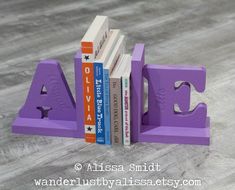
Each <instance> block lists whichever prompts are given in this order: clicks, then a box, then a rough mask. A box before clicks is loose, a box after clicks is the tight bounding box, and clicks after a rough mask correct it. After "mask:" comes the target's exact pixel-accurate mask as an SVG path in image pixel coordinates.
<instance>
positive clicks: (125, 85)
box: [122, 56, 131, 145]
mask: <svg viewBox="0 0 235 190" xmlns="http://www.w3.org/2000/svg"><path fill="white" fill-rule="evenodd" d="M130 76H131V56H129V57H128V59H127V61H126V68H125V71H124V73H123V75H122V129H123V144H124V145H130V144H131V138H130V135H131V134H130V133H131V129H130V119H131V118H130Z"/></svg>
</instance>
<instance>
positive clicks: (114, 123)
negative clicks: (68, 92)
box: [81, 16, 131, 145]
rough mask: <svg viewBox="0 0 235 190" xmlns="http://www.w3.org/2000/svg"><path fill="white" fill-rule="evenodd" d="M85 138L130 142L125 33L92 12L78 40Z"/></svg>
mask: <svg viewBox="0 0 235 190" xmlns="http://www.w3.org/2000/svg"><path fill="white" fill-rule="evenodd" d="M81 51H82V79H83V93H84V94H83V97H84V99H83V101H84V127H85V140H86V142H92V143H94V142H96V143H99V144H124V145H130V74H131V56H130V55H129V54H126V53H125V36H124V35H122V34H121V31H120V30H119V29H110V28H109V21H108V17H106V16H96V18H95V19H94V21H93V22H92V24H91V25H90V27H89V29H88V30H87V32H86V34H85V35H84V37H83V38H82V41H81Z"/></svg>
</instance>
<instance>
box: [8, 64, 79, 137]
mask: <svg viewBox="0 0 235 190" xmlns="http://www.w3.org/2000/svg"><path fill="white" fill-rule="evenodd" d="M12 132H14V133H21V134H33V135H45V136H61V137H82V135H83V134H82V130H81V127H79V126H78V125H77V121H76V106H75V101H74V99H73V96H72V93H71V91H70V89H69V86H68V84H67V81H66V79H65V76H64V74H63V71H62V69H61V67H60V64H59V63H58V62H57V61H55V60H44V61H41V62H40V63H39V64H38V65H37V69H36V72H35V74H34V77H33V80H32V84H31V87H30V90H29V93H28V97H27V99H26V102H25V104H24V105H23V107H22V108H21V109H20V111H19V113H18V116H17V117H16V119H15V121H14V122H13V124H12Z"/></svg>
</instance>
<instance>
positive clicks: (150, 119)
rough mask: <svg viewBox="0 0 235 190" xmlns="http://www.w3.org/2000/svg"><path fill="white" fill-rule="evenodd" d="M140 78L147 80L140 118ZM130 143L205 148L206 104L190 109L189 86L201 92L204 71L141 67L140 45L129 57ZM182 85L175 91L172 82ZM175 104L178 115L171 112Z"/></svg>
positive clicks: (174, 67) (207, 121) (207, 122)
mask: <svg viewBox="0 0 235 190" xmlns="http://www.w3.org/2000/svg"><path fill="white" fill-rule="evenodd" d="M143 77H145V78H146V79H147V80H148V111H147V112H146V113H144V114H143V102H142V96H143ZM131 80H132V87H131V88H132V92H131V94H132V98H131V103H132V141H133V142H138V141H139V142H160V143H177V144H201V145H208V144H209V140H210V133H209V118H208V117H207V107H206V104H204V103H200V104H198V106H197V107H196V108H195V109H194V110H193V111H189V107H190V85H191V84H192V85H193V86H194V87H195V89H196V90H197V91H198V92H203V91H204V90H205V83H206V70H205V68H203V67H193V66H163V65H162V66H161V65H151V64H148V65H145V66H144V45H143V44H137V45H136V46H135V48H134V51H133V55H132V74H131ZM178 81H183V82H182V83H181V84H180V85H179V86H178V87H176V86H175V84H176V82H178ZM175 104H178V106H179V108H180V110H181V112H176V111H175V110H174V105H175Z"/></svg>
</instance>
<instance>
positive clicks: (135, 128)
mask: <svg viewBox="0 0 235 190" xmlns="http://www.w3.org/2000/svg"><path fill="white" fill-rule="evenodd" d="M74 64H75V65H74V66H75V86H76V89H75V90H76V104H75V101H74V99H73V96H72V93H71V91H70V89H69V86H68V84H67V81H66V79H65V76H64V74H63V71H62V69H61V67H60V64H59V63H58V62H57V61H55V60H45V61H41V62H40V63H39V64H38V66H37V69H36V72H35V74H34V77H33V81H32V84H31V87H30V90H29V93H28V97H27V99H26V102H25V104H24V106H23V107H22V108H21V109H20V111H19V114H18V116H17V117H16V119H15V120H14V122H13V124H12V132H14V133H21V134H33V135H45V136H60V137H78V138H83V137H84V110H83V85H82V59H81V52H80V51H78V52H77V54H76V55H75V58H74ZM131 64H132V65H131V67H132V68H131V70H132V71H131V142H133V143H134V142H159V143H174V144H199V145H209V143H210V131H209V124H210V120H209V118H208V117H207V106H206V105H205V104H204V103H200V104H198V105H197V106H196V108H195V109H194V110H193V111H189V107H190V86H191V84H192V85H194V87H195V89H196V90H197V91H198V92H203V91H204V90H205V83H206V71H205V68H203V67H192V66H161V65H151V64H147V65H144V45H143V44H136V45H135V47H134V50H133V54H132V63H131ZM143 77H144V78H146V79H147V81H148V111H147V112H146V113H143V99H142V97H143V94H144V91H143ZM179 81H181V84H180V85H179V86H176V85H175V84H176V82H179ZM175 104H177V105H178V106H179V108H180V110H181V112H176V111H175V110H174V105H175Z"/></svg>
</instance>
